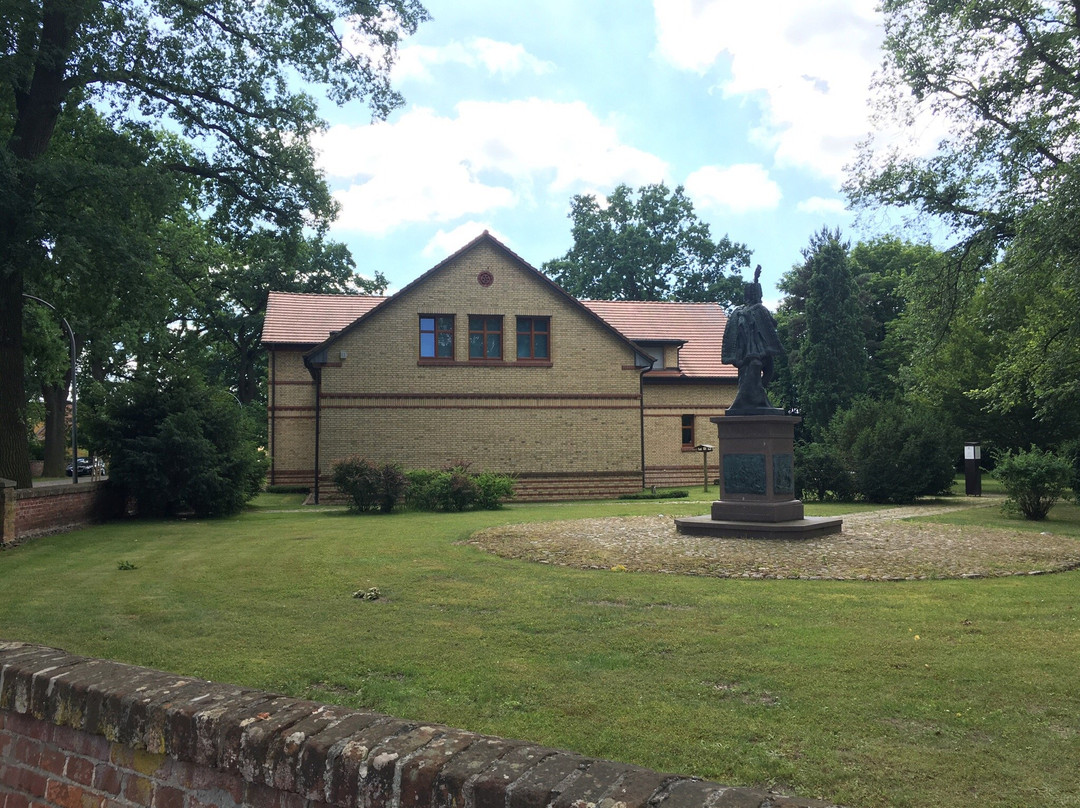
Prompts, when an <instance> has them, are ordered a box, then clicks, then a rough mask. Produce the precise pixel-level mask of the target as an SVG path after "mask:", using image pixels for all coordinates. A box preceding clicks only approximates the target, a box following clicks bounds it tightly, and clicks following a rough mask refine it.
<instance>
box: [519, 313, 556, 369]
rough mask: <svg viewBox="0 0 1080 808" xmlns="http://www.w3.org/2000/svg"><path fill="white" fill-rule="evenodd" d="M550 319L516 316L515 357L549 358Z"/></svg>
mask: <svg viewBox="0 0 1080 808" xmlns="http://www.w3.org/2000/svg"><path fill="white" fill-rule="evenodd" d="M550 337H551V319H550V318H548V317H518V318H517V358H518V359H550V358H551V348H550Z"/></svg>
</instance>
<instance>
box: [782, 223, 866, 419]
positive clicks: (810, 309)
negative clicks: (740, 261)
mask: <svg viewBox="0 0 1080 808" xmlns="http://www.w3.org/2000/svg"><path fill="white" fill-rule="evenodd" d="M848 250H849V245H848V243H847V242H845V241H842V240H841V237H840V232H839V231H838V230H837V231H830V230H828V229H827V228H823V229H822V230H821V231H820V232H819V233H816V234H814V235H813V236H812V237H811V238H810V245H809V246H808V247H807V248H806V249H804V250H803V258H804V259H805V260H804V261H803V263H802V264H800V265H797V266H795V267H793V268H792V269H791V271H790V272H788V273H786V274H785V275H784V277H783V278H782V279H781V280H780V283H779V284H778V286H779V288H780V290H781V291H782V292H784V293H785V295H786V296H785V298H784V300H783V301H782V302H781V303H780V306H779V309H778V311H777V322H778V325H779V327H780V340H781V344H783V345H784V347H785V348H786V349H787V352H788V354H787V360H788V361H787V365H786V370H785V371H784V375H785V376H786V379H787V380H788V384H789V388H788V391H787V395H786V396H784V395H782V396H781V397H780V398H781V399H782V400H786V401H787V403H788V405H789V406H790V405H794V406H795V408H796V409H797V410H798V411H799V413H800V414H801V415H802V417H803V423H804V425H805V429H806V431H807V432H808V433H809V434H810V436H812V437H813V436H817V435H820V433H821V432H822V430H824V429H825V427H826V426H827V425H828V423H829V421H830V419H831V418H832V417H833V414H834V413H836V411H837V410H839V409H841V408H843V407H846V406H848V405H849V404H850V403H851V402H852V401H853V400H854V399H855V398H856V397H857V396H859V395H862V394H863V393H865V391H866V347H865V345H866V341H865V337H864V335H863V323H862V312H861V311H860V308H859V300H858V289H857V287H856V285H855V279H854V276H853V273H852V266H851V261H850V259H849V255H848ZM784 383H785V379H784V378H781V380H780V384H781V385H784ZM781 390H783V387H781ZM792 394H794V397H795V400H794V401H791V400H790V396H791V395H792Z"/></svg>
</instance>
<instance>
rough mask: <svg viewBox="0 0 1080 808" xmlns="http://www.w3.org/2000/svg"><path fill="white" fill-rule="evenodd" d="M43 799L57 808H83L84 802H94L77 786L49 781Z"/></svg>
mask: <svg viewBox="0 0 1080 808" xmlns="http://www.w3.org/2000/svg"><path fill="white" fill-rule="evenodd" d="M45 799H46V800H48V801H49V802H51V803H53V804H54V805H57V806H59V808H85V805H84V802H93V801H94V800H93V797H92V796H91V795H89V794H87V793H86V791H84V790H83V789H82V788H80V787H79V786H76V785H72V784H70V783H61V782H59V781H57V780H50V781H49V786H48V788H47V789H46V791H45Z"/></svg>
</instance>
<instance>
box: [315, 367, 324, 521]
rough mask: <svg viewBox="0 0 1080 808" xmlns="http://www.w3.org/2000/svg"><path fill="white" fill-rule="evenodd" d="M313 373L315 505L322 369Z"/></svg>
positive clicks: (316, 499) (317, 484) (317, 494)
mask: <svg viewBox="0 0 1080 808" xmlns="http://www.w3.org/2000/svg"><path fill="white" fill-rule="evenodd" d="M314 371H315V504H316V505H318V504H319V422H320V421H321V420H322V418H321V416H322V368H319V367H317V368H314Z"/></svg>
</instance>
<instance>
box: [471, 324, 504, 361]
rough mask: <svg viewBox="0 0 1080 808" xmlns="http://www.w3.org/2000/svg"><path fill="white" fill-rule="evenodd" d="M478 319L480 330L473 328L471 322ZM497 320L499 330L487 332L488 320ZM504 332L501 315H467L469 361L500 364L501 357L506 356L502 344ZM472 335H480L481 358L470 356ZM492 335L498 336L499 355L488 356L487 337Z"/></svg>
mask: <svg viewBox="0 0 1080 808" xmlns="http://www.w3.org/2000/svg"><path fill="white" fill-rule="evenodd" d="M474 319H478V320H480V321H481V327H480V328H473V320H474ZM493 319H497V320H498V321H499V330H498V331H493V330H489V329H488V327H487V325H488V320H493ZM505 331H506V328H505V323H504V319H503V316H502V315H501V314H470V315H469V361H470V362H502V361H503V357H504V356H505V355H506V350H505V348H506V346H505V345H504V344H503V342H504V340H503V334H504V332H505ZM474 334H480V335H481V338H482V339H481V344H482V346H483V353H484V355H483V356H473V355H472V340H473V335H474ZM494 334H498V335H499V355H498V356H488V350H487V348H488V337H489V336H491V335H494Z"/></svg>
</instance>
